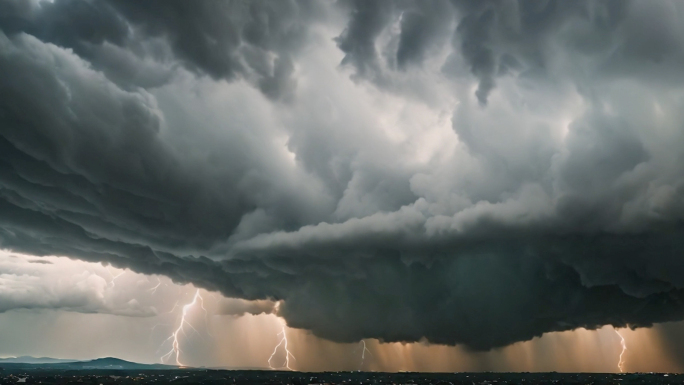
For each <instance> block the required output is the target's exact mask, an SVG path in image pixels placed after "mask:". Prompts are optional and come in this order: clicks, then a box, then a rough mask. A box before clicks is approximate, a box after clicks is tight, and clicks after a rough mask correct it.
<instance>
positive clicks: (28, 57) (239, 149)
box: [0, 0, 684, 349]
mask: <svg viewBox="0 0 684 385" xmlns="http://www.w3.org/2000/svg"><path fill="white" fill-rule="evenodd" d="M0 6H1V7H2V8H0V29H1V30H2V33H0V72H2V73H3V74H5V76H2V78H0V95H2V96H1V98H0V213H1V215H0V246H2V247H4V248H9V249H12V250H17V251H20V252H24V253H29V254H34V255H67V256H70V257H75V258H81V259H84V260H89V261H105V262H108V263H111V264H113V265H115V266H118V267H128V268H131V269H133V270H135V271H138V272H142V273H147V274H164V275H167V276H169V277H171V278H172V279H174V280H176V281H178V282H192V283H193V284H195V285H197V286H199V287H204V288H207V289H210V290H218V291H221V292H222V293H223V294H224V295H226V296H229V297H236V298H241V299H248V300H257V299H258V300H271V301H276V300H283V301H284V302H283V304H282V306H281V307H280V308H279V310H278V314H279V315H281V316H283V317H285V319H286V320H287V322H288V324H289V325H291V326H293V327H299V328H304V329H308V330H311V331H313V333H314V334H316V335H318V336H322V337H324V338H328V339H331V340H336V341H346V342H351V341H358V340H359V339H361V338H378V339H381V340H384V341H417V340H422V339H427V340H428V341H431V342H435V343H444V344H465V345H467V346H468V347H471V348H474V349H489V348H492V347H497V346H503V345H506V344H510V343H513V342H516V341H521V340H527V339H530V338H532V337H534V336H538V335H540V334H542V333H545V332H549V331H555V330H568V329H573V328H577V327H586V328H597V327H600V326H602V325H605V324H612V325H615V326H625V325H630V326H632V327H638V326H649V325H651V324H652V323H654V322H662V321H667V320H680V319H682V318H684V314H682V313H683V311H682V307H681V301H682V299H683V297H682V296H683V295H684V292H683V291H682V290H683V289H684V279H682V277H683V276H684V275H683V274H682V273H683V272H684V259H682V258H681V256H682V252H683V251H684V241H683V239H684V238H683V237H682V235H684V234H683V231H682V219H683V218H684V200H683V199H682V198H683V197H684V177H682V175H684V169H683V168H684V166H682V165H684V162H682V160H683V158H684V129H683V127H682V123H681V122H682V121H684V119H682V118H683V116H681V115H682V112H681V111H684V108H683V107H684V106H683V105H682V104H683V103H684V92H682V87H681V86H682V83H683V82H684V73H682V70H681V68H684V66H682V65H683V64H684V41H682V36H684V34H683V33H682V31H681V29H682V25H684V23H682V20H680V19H681V17H680V15H684V8H682V5H681V4H680V3H679V2H675V1H672V2H670V1H658V2H648V3H647V2H629V1H619V2H615V1H608V0H606V1H598V0H597V1H575V2H572V3H568V2H563V1H545V2H534V3H531V2H525V1H520V2H518V1H453V2H447V1H439V0H435V1H431V2H425V3H421V4H418V3H416V2H412V1H394V2H375V1H370V2H369V1H358V2H354V1H348V2H347V1H345V2H337V3H323V2H321V3H317V2H316V3H312V2H295V1H283V2H268V1H264V2H261V1H256V2H241V1H236V2H212V1H200V2H196V3H195V2H193V3H188V2H183V1H177V2H176V1H171V2H169V1H164V2H159V3H147V2H146V3H138V2H127V1H114V0H112V1H69V0H56V1H55V2H54V3H47V2H40V3H38V2H26V1H17V0H12V1H7V2H4V3H2V5H0ZM96 21H97V22H96ZM243 310H244V311H245V312H253V310H250V309H243ZM243 310H240V311H243ZM231 311H232V310H231ZM254 311H261V310H259V309H257V310H254ZM231 314H232V313H231Z"/></svg>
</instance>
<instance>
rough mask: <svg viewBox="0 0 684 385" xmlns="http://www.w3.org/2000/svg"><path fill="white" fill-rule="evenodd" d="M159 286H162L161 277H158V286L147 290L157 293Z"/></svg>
mask: <svg viewBox="0 0 684 385" xmlns="http://www.w3.org/2000/svg"><path fill="white" fill-rule="evenodd" d="M159 286H161V279H159V277H157V286H155V287H153V288H150V289H147V291H149V292H150V293H152V294H155V293H156V292H157V289H159Z"/></svg>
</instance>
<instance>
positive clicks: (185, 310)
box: [161, 289, 206, 366]
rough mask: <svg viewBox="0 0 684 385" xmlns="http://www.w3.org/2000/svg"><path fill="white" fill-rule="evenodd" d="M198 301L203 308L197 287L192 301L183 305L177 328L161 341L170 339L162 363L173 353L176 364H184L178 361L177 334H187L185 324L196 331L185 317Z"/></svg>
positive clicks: (178, 342) (178, 344)
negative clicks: (169, 347)
mask: <svg viewBox="0 0 684 385" xmlns="http://www.w3.org/2000/svg"><path fill="white" fill-rule="evenodd" d="M198 301H200V306H201V307H202V309H204V299H203V298H202V296H201V295H200V292H199V289H197V291H196V292H195V296H194V297H193V298H192V302H190V303H188V304H186V305H184V306H183V311H182V312H181V319H180V323H179V325H178V328H177V329H176V330H175V331H174V332H173V333H171V335H170V336H169V338H167V339H166V340H164V342H163V343H166V341H171V350H169V351H168V353H166V354H164V355H163V356H162V357H161V362H162V363H164V360H168V359H169V358H171V357H173V356H174V355H175V356H176V365H178V366H185V364H183V363H182V362H181V361H180V354H181V349H180V341H179V335H180V334H181V333H183V335H184V336H186V335H187V334H186V333H185V326H188V327H190V328H191V329H192V330H194V331H195V332H197V329H195V327H194V326H192V324H190V322H188V320H187V319H186V317H187V315H188V312H189V311H190V309H192V307H193V306H195V305H196V304H197V302H198ZM174 308H175V306H174ZM204 310H205V314H206V309H204Z"/></svg>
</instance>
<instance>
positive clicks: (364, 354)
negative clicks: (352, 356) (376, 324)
mask: <svg viewBox="0 0 684 385" xmlns="http://www.w3.org/2000/svg"><path fill="white" fill-rule="evenodd" d="M361 345H362V346H363V349H362V350H361V366H363V363H364V361H365V360H366V352H368V354H370V355H371V356H372V355H373V353H371V351H370V350H368V348H367V347H366V341H365V340H361Z"/></svg>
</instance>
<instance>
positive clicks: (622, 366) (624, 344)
mask: <svg viewBox="0 0 684 385" xmlns="http://www.w3.org/2000/svg"><path fill="white" fill-rule="evenodd" d="M613 330H614V331H615V334H617V335H618V336H619V337H620V344H621V345H622V351H621V352H620V361H619V362H618V369H620V373H623V372H624V371H625V360H624V359H623V356H624V354H625V351H626V350H627V342H625V337H623V336H622V334H620V332H619V331H617V329H613Z"/></svg>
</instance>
